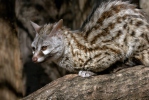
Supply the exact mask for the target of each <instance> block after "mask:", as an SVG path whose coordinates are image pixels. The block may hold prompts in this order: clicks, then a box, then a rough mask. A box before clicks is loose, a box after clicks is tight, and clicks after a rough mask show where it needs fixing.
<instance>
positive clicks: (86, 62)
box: [32, 0, 149, 72]
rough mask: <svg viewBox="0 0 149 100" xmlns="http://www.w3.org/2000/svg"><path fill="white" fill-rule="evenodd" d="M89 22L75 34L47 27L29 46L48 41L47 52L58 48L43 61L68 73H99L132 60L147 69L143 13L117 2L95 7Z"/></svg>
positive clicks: (147, 30) (148, 25) (146, 26)
mask: <svg viewBox="0 0 149 100" xmlns="http://www.w3.org/2000/svg"><path fill="white" fill-rule="evenodd" d="M88 18H89V19H87V20H86V21H85V22H84V23H83V25H82V27H81V28H80V30H77V31H71V30H69V29H67V28H65V27H58V26H59V25H58V23H59V24H60V26H61V24H62V22H61V23H60V22H58V23H57V24H48V25H46V26H44V27H42V28H41V29H40V31H39V32H37V34H38V33H39V34H38V35H37V36H36V37H35V40H34V41H33V44H32V46H35V44H36V46H37V47H38V45H39V44H40V45H42V43H41V42H39V41H41V39H42V40H43V41H45V40H46V41H47V45H48V48H52V47H56V46H57V49H55V51H56V52H55V53H54V54H52V56H51V58H52V57H55V58H54V59H50V58H49V59H47V58H46V57H45V59H44V60H47V61H49V60H50V61H53V62H55V63H56V64H58V65H59V66H61V67H64V68H66V69H68V70H71V71H73V70H85V71H92V72H100V71H103V70H105V69H107V68H108V67H109V66H111V65H112V64H114V63H115V62H117V61H121V62H124V61H125V60H126V59H130V60H131V59H132V58H134V59H137V60H139V61H140V62H141V63H142V64H144V65H145V66H149V49H148V48H149V45H148V43H149V39H148V38H149V36H148V35H149V23H148V21H147V19H146V16H145V14H144V13H143V11H141V10H139V9H137V8H136V7H135V5H132V4H129V2H123V1H120V0H119V1H118V0H116V1H109V2H107V3H104V4H102V5H99V6H97V8H96V9H94V11H93V12H92V14H91V16H89V17H88ZM56 25H57V27H58V28H56V29H57V30H56V31H55V30H54V26H55V27H56ZM53 30H54V32H55V33H53ZM51 31H52V32H51ZM50 34H53V35H50ZM47 37H48V39H47ZM58 37H59V38H58ZM39 38H40V39H39ZM52 39H53V40H52ZM57 39H58V40H57ZM57 41H59V42H57ZM55 42H56V43H55ZM53 44H54V45H53ZM39 51H40V52H42V51H41V50H40V49H39ZM35 52H36V51H35ZM49 52H51V51H50V50H49ZM42 53H44V52H42ZM58 53H59V54H58ZM35 54H36V53H35ZM49 54H50V53H47V52H46V54H43V55H44V56H47V55H49Z"/></svg>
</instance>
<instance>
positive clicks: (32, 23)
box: [30, 21, 41, 33]
mask: <svg viewBox="0 0 149 100" xmlns="http://www.w3.org/2000/svg"><path fill="white" fill-rule="evenodd" d="M30 23H31V25H32V26H33V28H34V30H35V31H36V32H37V33H38V32H39V30H40V28H41V26H39V25H38V24H36V23H34V22H32V21H30Z"/></svg>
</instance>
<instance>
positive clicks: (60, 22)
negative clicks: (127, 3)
mask: <svg viewBox="0 0 149 100" xmlns="http://www.w3.org/2000/svg"><path fill="white" fill-rule="evenodd" d="M62 26H63V19H61V20H59V21H58V22H57V23H56V24H55V25H54V27H53V29H52V31H51V33H50V36H51V35H52V36H53V35H56V32H57V31H58V30H59V29H60V28H61V27H62Z"/></svg>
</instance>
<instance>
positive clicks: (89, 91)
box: [23, 66, 149, 100]
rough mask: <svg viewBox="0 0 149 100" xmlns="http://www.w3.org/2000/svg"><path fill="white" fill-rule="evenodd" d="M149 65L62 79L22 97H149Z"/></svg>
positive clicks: (110, 99)
mask: <svg viewBox="0 0 149 100" xmlns="http://www.w3.org/2000/svg"><path fill="white" fill-rule="evenodd" d="M148 83H149V68H148V67H144V66H135V67H132V68H126V69H123V70H120V71H118V72H116V73H113V74H106V75H98V76H93V77H89V78H82V77H79V76H78V75H76V74H71V75H67V76H64V77H62V78H59V79H57V80H55V81H53V82H51V83H50V84H48V85H46V86H45V87H43V88H41V89H39V90H38V91H36V92H34V93H32V94H31V95H29V96H27V97H25V98H24V99H23V100H148V99H149V84H148Z"/></svg>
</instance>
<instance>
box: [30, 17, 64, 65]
mask: <svg viewBox="0 0 149 100" xmlns="http://www.w3.org/2000/svg"><path fill="white" fill-rule="evenodd" d="M31 24H32V26H33V28H34V30H35V32H36V36H35V38H34V41H33V42H32V44H31V46H32V52H33V57H32V61H33V62H35V63H39V62H44V61H50V62H51V61H56V60H57V59H59V58H60V57H61V55H62V54H63V51H64V44H63V37H62V30H61V27H62V25H63V20H62V19H61V20H60V21H59V22H57V23H55V24H47V25H44V26H39V25H37V24H36V23H34V22H31Z"/></svg>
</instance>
